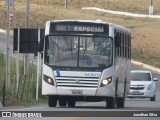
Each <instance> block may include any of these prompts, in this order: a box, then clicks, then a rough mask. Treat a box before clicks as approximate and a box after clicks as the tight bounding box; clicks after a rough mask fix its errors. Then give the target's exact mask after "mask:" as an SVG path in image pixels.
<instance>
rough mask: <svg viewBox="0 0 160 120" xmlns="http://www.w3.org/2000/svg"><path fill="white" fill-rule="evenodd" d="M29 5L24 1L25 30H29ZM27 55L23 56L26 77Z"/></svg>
mask: <svg viewBox="0 0 160 120" xmlns="http://www.w3.org/2000/svg"><path fill="white" fill-rule="evenodd" d="M29 4H30V0H26V25H25V28H29ZM28 64H29V62H28V55H27V54H25V55H24V75H25V76H26V74H27V69H28Z"/></svg>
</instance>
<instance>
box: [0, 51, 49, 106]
mask: <svg viewBox="0 0 160 120" xmlns="http://www.w3.org/2000/svg"><path fill="white" fill-rule="evenodd" d="M5 68H6V65H5V57H4V55H3V54H1V53H0V83H1V84H0V88H1V89H0V101H1V102H2V101H3V94H4V92H5V106H9V105H30V104H38V103H43V102H44V101H45V100H46V99H45V97H44V96H42V95H41V80H39V81H40V83H39V85H40V86H39V100H38V101H36V80H37V79H36V75H37V73H36V67H35V66H33V65H32V64H30V69H29V74H28V75H27V76H24V75H23V68H24V67H23V62H22V61H21V62H20V78H19V84H18V91H17V85H16V84H17V80H16V63H15V60H14V59H11V67H10V69H11V70H10V71H11V72H10V73H11V75H10V76H11V79H10V86H9V87H8V86H7V84H5V86H6V88H5V91H4V83H5V82H6V81H5V78H6V69H5Z"/></svg>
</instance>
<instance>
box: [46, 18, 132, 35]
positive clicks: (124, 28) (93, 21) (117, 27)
mask: <svg viewBox="0 0 160 120" xmlns="http://www.w3.org/2000/svg"><path fill="white" fill-rule="evenodd" d="M50 22H55V23H56V22H57V23H58V22H84V23H85V22H88V23H100V24H109V25H110V26H112V27H114V28H115V29H117V30H123V31H125V32H128V33H130V32H131V31H130V29H128V28H126V27H123V26H120V25H117V24H115V23H110V22H104V21H102V20H101V19H97V20H76V19H75V20H73V19H66V20H50V21H47V22H46V23H50Z"/></svg>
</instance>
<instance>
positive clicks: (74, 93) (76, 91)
mask: <svg viewBox="0 0 160 120" xmlns="http://www.w3.org/2000/svg"><path fill="white" fill-rule="evenodd" d="M72 94H73V95H83V91H82V90H72Z"/></svg>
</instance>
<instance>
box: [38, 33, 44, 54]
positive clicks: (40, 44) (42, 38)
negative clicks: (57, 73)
mask: <svg viewBox="0 0 160 120" xmlns="http://www.w3.org/2000/svg"><path fill="white" fill-rule="evenodd" d="M43 46H44V36H42V37H41V39H40V42H39V43H38V52H42V51H43Z"/></svg>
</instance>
